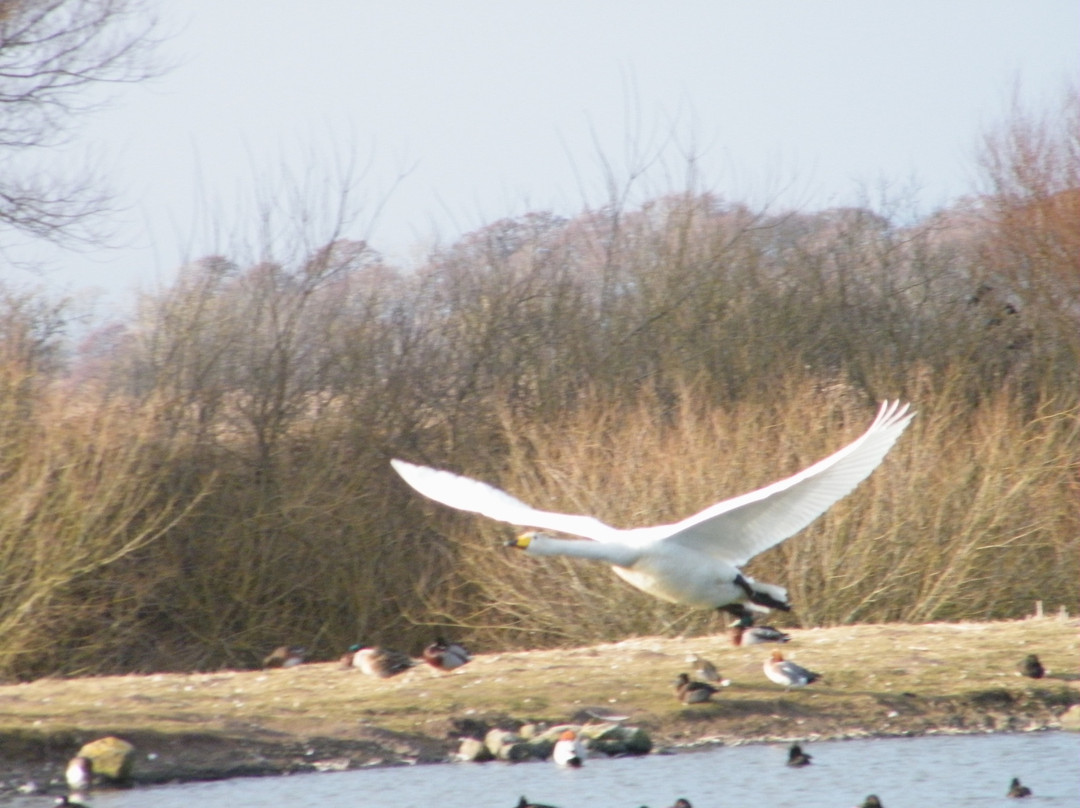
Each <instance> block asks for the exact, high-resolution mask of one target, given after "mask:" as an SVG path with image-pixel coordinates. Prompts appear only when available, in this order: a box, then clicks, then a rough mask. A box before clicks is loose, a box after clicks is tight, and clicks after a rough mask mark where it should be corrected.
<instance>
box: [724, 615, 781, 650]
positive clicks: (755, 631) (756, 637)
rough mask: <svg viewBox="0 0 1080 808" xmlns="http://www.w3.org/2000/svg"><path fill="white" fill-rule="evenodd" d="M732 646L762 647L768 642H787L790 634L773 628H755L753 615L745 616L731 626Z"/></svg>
mask: <svg viewBox="0 0 1080 808" xmlns="http://www.w3.org/2000/svg"><path fill="white" fill-rule="evenodd" d="M731 625H732V626H733V628H732V629H731V643H732V645H762V644H764V643H767V642H787V641H788V640H790V639H791V635H790V634H785V633H784V632H782V631H779V630H778V629H775V628H773V627H772V626H755V625H754V618H753V615H750V614H745V615H743V616H742V617H740V618H739V619H738V620H736V621H735V622H734V623H732V624H731Z"/></svg>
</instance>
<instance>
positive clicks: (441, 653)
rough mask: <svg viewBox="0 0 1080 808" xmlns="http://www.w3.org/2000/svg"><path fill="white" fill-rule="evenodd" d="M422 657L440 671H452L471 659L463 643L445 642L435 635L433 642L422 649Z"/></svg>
mask: <svg viewBox="0 0 1080 808" xmlns="http://www.w3.org/2000/svg"><path fill="white" fill-rule="evenodd" d="M423 657H424V662H426V663H427V664H429V665H430V666H431V667H433V668H435V669H436V670H440V671H452V670H454V669H455V668H460V667H461V666H462V665H464V664H465V663H466V662H468V661H469V660H470V659H472V655H471V654H469V652H468V651H467V650H465V647H464V646H463V645H458V644H457V643H456V642H447V641H446V640H445V639H443V638H442V637H436V638H435V642H433V643H432V644H431V645H429V646H428V647H427V648H425V649H424V653H423Z"/></svg>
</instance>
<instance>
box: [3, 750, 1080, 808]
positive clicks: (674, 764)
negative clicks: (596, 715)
mask: <svg viewBox="0 0 1080 808" xmlns="http://www.w3.org/2000/svg"><path fill="white" fill-rule="evenodd" d="M802 746H803V750H804V751H806V752H808V753H810V754H812V755H813V756H814V760H813V763H812V764H811V765H810V766H807V767H804V768H801V769H789V768H788V767H786V766H785V765H784V763H785V761H786V760H787V747H786V746H783V745H759V744H752V745H746V746H733V747H715V748H710V749H707V750H700V751H694V752H685V753H680V754H677V755H649V756H646V757H638V758H618V759H609V758H590V759H589V760H588V761H587V762H586V763H585V765H584V766H583V767H582V768H580V769H569V770H567V769H560V768H559V767H557V766H555V765H554V764H552V763H550V762H533V763H520V764H509V763H483V764H479V763H455V764H444V765H427V766H395V767H389V768H370V769H362V770H356V771H348V772H339V773H332V774H331V773H327V774H304V775H293V776H290V777H266V778H244V779H235V780H224V781H219V782H212V783H188V784H182V785H171V786H158V787H154V788H142V789H136V790H132V791H119V792H101V793H97V794H94V796H93V798H92V799H91V800H90V804H91V805H92V806H93V808H146V806H151V805H152V806H154V808H190V806H223V807H225V808H265V807H266V806H275V808H280V807H282V806H284V807H285V808H288V807H289V806H296V808H302V806H329V805H334V806H337V805H342V806H358V807H359V806H369V805H370V806H379V808H421V806H423V807H425V808H426V806H437V807H438V808H514V806H516V805H517V802H518V798H519V797H520V796H521V795H523V794H524V795H526V796H527V797H528V798H529V799H530V800H534V801H536V802H542V803H548V804H550V805H555V806H559V807H560V808H576V807H578V806H580V807H582V808H584V806H588V807H589V808H639V807H640V806H650V808H668V806H670V805H672V803H674V802H675V800H676V799H677V798H678V797H685V798H686V799H688V800H689V801H690V802H691V804H692V805H693V808H735V807H736V806H737V807H738V808H750V807H752V806H757V807H758V808H851V806H854V805H858V804H859V803H861V802H862V801H863V799H864V798H865V797H866V796H867V795H868V794H877V795H878V797H880V799H881V802H882V805H883V807H884V808H905V806H918V807H919V808H925V806H931V805H942V804H943V805H948V806H949V807H950V808H963V806H994V805H996V806H1002V807H1003V808H1012V806H1014V805H1017V804H1019V805H1022V806H1026V807H1027V808H1056V806H1061V807H1062V808H1065V806H1068V808H1077V806H1080V734H1078V733H1066V732H1031V733H1022V734H1012V735H975V736H971V735H953V736H933V737H924V738H883V739H876V740H852V741H822V742H818V743H805V744H802ZM1014 776H1015V777H1019V778H1020V780H1021V782H1023V783H1024V784H1025V785H1027V786H1029V787H1030V788H1031V789H1032V791H1033V792H1034V796H1033V797H1032V798H1031V799H1028V800H1025V801H1023V802H1017V801H1015V800H1009V799H1006V798H1005V792H1006V791H1007V790H1008V785H1009V780H1010V779H1011V778H1012V777H1014ZM50 803H51V799H48V798H44V797H34V798H30V797H26V798H19V799H17V800H14V801H13V802H12V805H15V806H18V807H19V808H31V807H32V806H43V805H49V804H50Z"/></svg>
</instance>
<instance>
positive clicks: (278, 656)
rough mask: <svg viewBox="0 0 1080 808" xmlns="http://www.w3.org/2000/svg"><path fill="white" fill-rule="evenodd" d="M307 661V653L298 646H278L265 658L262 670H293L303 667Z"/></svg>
mask: <svg viewBox="0 0 1080 808" xmlns="http://www.w3.org/2000/svg"><path fill="white" fill-rule="evenodd" d="M305 659H307V651H306V650H305V649H303V648H301V647H300V646H299V645H279V646H278V647H277V648H275V649H274V650H273V651H271V652H270V653H269V654H267V655H266V656H265V657H263V664H262V666H263V667H264V668H295V667H296V666H297V665H303V664H304V660H305Z"/></svg>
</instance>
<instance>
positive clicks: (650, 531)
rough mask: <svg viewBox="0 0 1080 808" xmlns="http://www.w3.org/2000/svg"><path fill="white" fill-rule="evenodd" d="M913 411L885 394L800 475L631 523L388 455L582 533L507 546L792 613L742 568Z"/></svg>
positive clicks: (424, 475)
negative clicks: (662, 520)
mask: <svg viewBox="0 0 1080 808" xmlns="http://www.w3.org/2000/svg"><path fill="white" fill-rule="evenodd" d="M912 417H914V413H909V412H908V406H907V405H901V404H900V402H898V401H897V402H892V403H890V402H885V403H884V404H882V405H881V409H880V410H879V411H878V414H877V418H875V419H874V422H873V423H872V424H871V425H870V428H869V429H867V431H866V432H864V433H863V434H862V436H861V437H859V438H857V439H856V440H854V441H853V442H852V443H849V444H848V445H847V446H845V447H844V448H843V449H841V450H839V451H838V452H835V453H834V454H832V455H830V456H829V457H826V458H825V459H824V460H821V461H819V462H818V463H815V464H814V465H812V466H810V467H809V468H807V469H804V470H803V471H801V472H799V473H798V474H796V475H794V476H792V477H788V478H787V479H785V480H781V481H779V482H776V483H773V484H772V485H769V486H766V487H765V488H761V489H759V490H757V491H751V492H750V493H748V494H743V495H742V496H738V497H735V498H733V499H728V500H725V501H724V502H720V503H717V504H716V505H712V506H711V507H709V508H706V509H705V510H704V511H701V512H700V513H698V514H695V515H694V516H690V517H688V518H686V519H684V520H682V521H681V522H676V523H675V524H671V525H657V526H655V527H640V528H633V529H629V530H623V529H619V528H614V527H611V526H610V525H606V524H604V523H603V522H601V521H600V520H599V519H595V518H593V517H591V516H576V515H571V514H562V513H554V512H551V511H542V510H539V509H537V508H533V507H531V506H529V505H526V504H525V503H524V502H521V501H520V500H518V499H515V498H514V497H512V496H510V495H509V494H507V493H506V492H505V491H500V490H499V489H498V488H494V487H493V486H490V485H488V484H486V483H482V482H479V481H477V480H472V479H469V478H468V477H461V476H459V475H457V474H452V473H451V472H449V471H440V470H438V469H433V468H428V467H426V466H417V465H414V464H412V463H406V462H405V461H403V460H396V459H395V460H391V461H390V462H391V465H392V466H393V467H394V469H395V470H396V471H397V473H398V474H400V475H401V477H402V478H403V479H404V480H405V482H406V483H408V484H409V485H410V486H412V487H413V488H415V489H416V490H417V491H419V492H420V493H421V494H423V495H424V496H426V497H429V498H430V499H433V500H435V501H436V502H441V503H442V504H444V505H449V506H450V507H452V508H457V509H459V510H463V511H470V512H473V513H479V514H483V515H484V516H487V517H489V518H491V519H495V520H497V521H500V522H509V523H511V524H515V525H521V526H523V527H531V528H541V529H544V530H554V531H557V532H559V533H566V534H570V535H573V536H578V537H580V538H584V539H589V541H579V540H568V539H558V538H554V537H552V536H548V535H545V534H543V533H539V532H536V531H535V530H529V531H526V532H525V533H522V534H521V535H520V536H519V537H518V538H517V539H515V540H513V541H510V542H508V543H507V546H509V547H514V548H517V549H519V550H523V551H525V552H526V553H528V554H529V555H535V556H575V557H578V558H587V559H593V560H596V561H606V562H607V563H608V564H611V565H612V567H613V569H614V571H615V573H616V574H617V575H618V576H619V577H620V578H622V579H623V580H625V581H627V582H628V583H630V584H631V585H633V586H636V587H637V588H638V589H641V590H642V591H644V592H647V593H649V594H650V595H653V596H654V597H657V598H660V599H661V600H666V601H671V602H673V603H681V604H684V605H686V606H692V607H697V608H703V609H722V610H724V611H726V612H728V613H730V614H733V615H735V616H736V617H741V616H743V615H744V614H746V613H747V610H748V609H750V610H754V611H768V610H769V609H782V610H784V611H789V610H790V609H791V604H790V603H789V602H788V596H787V590H785V589H784V588H783V587H782V586H776V585H773V584H766V583H760V582H757V581H755V580H753V579H752V578H750V577H749V576H747V575H744V574H743V573H742V572H741V571H740V570H739V567H741V566H742V565H744V564H745V563H746V562H748V561H749V560H750V559H751V558H753V557H754V556H756V555H757V554H758V553H761V552H764V551H765V550H768V549H769V548H770V547H773V546H775V545H777V544H779V543H780V542H782V541H783V540H784V539H786V538H788V537H789V536H791V535H793V534H795V533H797V532H799V531H800V530H802V529H803V528H804V527H806V526H807V525H808V524H810V523H811V522H813V521H814V520H815V519H817V518H818V517H819V516H821V514H823V513H824V512H825V511H827V510H828V509H829V508H830V507H831V506H832V505H833V504H834V503H835V502H837V501H838V500H840V499H842V498H843V497H844V496H846V495H847V494H848V493H850V492H851V490H852V489H854V488H855V486H857V485H858V484H859V483H860V482H862V480H864V479H865V478H866V477H867V476H869V475H870V473H871V472H872V471H873V470H874V469H875V468H876V467H877V466H878V464H879V463H881V461H882V460H883V459H884V458H885V454H886V453H887V452H888V451H889V449H890V448H892V445H893V444H894V443H895V442H896V440H897V438H899V437H900V434H901V433H902V432H903V431H904V428H905V427H907V425H908V423H909V422H910V421H911V419H912Z"/></svg>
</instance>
